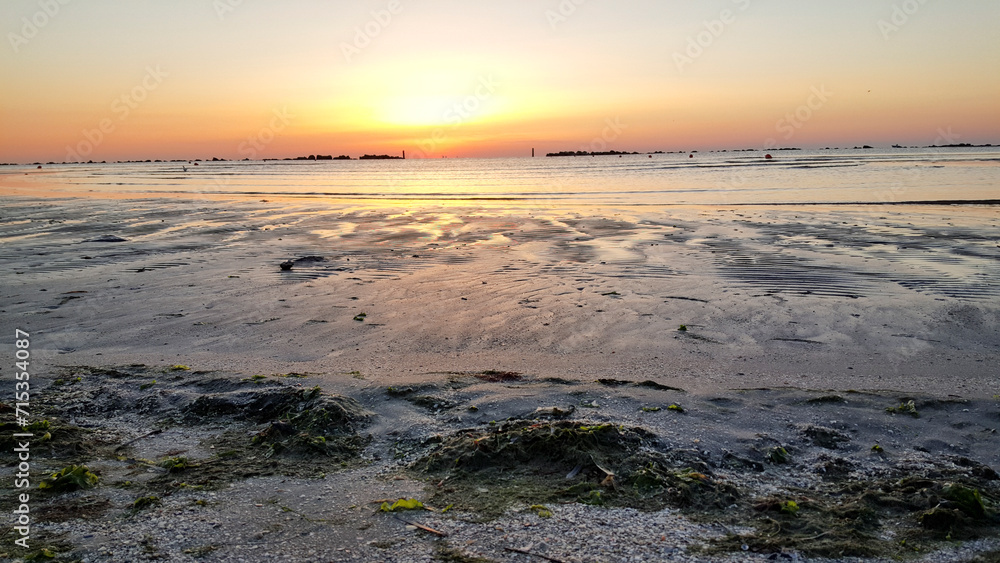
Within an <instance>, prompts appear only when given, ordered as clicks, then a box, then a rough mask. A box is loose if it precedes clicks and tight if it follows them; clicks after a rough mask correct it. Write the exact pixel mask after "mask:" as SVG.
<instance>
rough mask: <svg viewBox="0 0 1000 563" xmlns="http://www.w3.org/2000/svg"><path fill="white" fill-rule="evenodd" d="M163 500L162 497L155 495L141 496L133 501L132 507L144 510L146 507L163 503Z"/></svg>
mask: <svg viewBox="0 0 1000 563" xmlns="http://www.w3.org/2000/svg"><path fill="white" fill-rule="evenodd" d="M162 502H163V501H161V500H160V497H154V496H148V497H139V498H137V499H135V502H133V503H132V508H133V509H134V510H142V509H144V508H149V507H151V506H156V505H158V504H161V503H162Z"/></svg>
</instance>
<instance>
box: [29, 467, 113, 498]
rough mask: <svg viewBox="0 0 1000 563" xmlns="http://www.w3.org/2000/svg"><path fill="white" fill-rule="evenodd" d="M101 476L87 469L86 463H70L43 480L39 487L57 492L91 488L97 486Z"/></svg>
mask: <svg viewBox="0 0 1000 563" xmlns="http://www.w3.org/2000/svg"><path fill="white" fill-rule="evenodd" d="M99 481H100V477H98V476H97V475H94V474H93V473H91V472H90V470H89V469H87V466H86V465H69V466H66V467H64V468H62V469H61V470H60V471H58V472H56V473H53V474H52V475H51V476H49V477H47V478H45V479H43V480H42V482H41V483H39V484H38V488H39V489H42V490H47V491H52V492H55V493H62V492H69V491H76V490H80V489H90V488H92V487H96V486H97V483H98V482H99Z"/></svg>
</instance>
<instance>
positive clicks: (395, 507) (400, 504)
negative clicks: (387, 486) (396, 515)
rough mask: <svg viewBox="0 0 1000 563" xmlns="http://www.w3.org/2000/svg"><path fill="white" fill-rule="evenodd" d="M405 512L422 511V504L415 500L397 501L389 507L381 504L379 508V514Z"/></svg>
mask: <svg viewBox="0 0 1000 563" xmlns="http://www.w3.org/2000/svg"><path fill="white" fill-rule="evenodd" d="M406 510H424V503H422V502H420V501H419V500H417V499H415V498H410V499H402V498H401V499H399V500H397V501H396V502H394V503H392V504H391V505H390V504H389V503H388V502H383V503H382V506H380V507H379V512H403V511H406Z"/></svg>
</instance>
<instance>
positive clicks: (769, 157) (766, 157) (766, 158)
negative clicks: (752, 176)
mask: <svg viewBox="0 0 1000 563" xmlns="http://www.w3.org/2000/svg"><path fill="white" fill-rule="evenodd" d="M772 158H774V157H773V156H771V155H769V154H765V155H764V160H771V159H772Z"/></svg>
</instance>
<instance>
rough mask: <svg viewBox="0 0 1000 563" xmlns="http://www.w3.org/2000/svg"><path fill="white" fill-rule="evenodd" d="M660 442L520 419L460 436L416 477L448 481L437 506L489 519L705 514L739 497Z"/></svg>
mask: <svg viewBox="0 0 1000 563" xmlns="http://www.w3.org/2000/svg"><path fill="white" fill-rule="evenodd" d="M654 443H655V441H654V439H653V435H652V434H650V433H649V432H648V431H646V430H644V429H642V428H626V427H624V426H619V425H616V424H610V423H601V424H587V423H585V422H581V421H548V422H538V421H528V420H515V421H510V422H504V423H500V424H497V425H494V426H492V427H487V428H486V429H469V430H463V431H460V432H457V433H455V434H453V435H452V436H450V437H448V438H446V439H445V440H443V441H442V442H441V444H439V445H438V447H437V448H435V449H434V450H432V451H431V452H430V453H429V454H428V455H426V456H425V457H423V458H421V459H419V460H417V461H416V462H414V463H413V464H412V465H411V470H412V471H415V472H417V473H419V474H421V475H427V474H430V475H433V476H434V480H436V481H443V482H444V485H443V486H442V487H438V488H433V489H429V490H428V493H429V494H430V495H431V498H432V500H433V502H434V503H435V504H445V503H453V504H455V506H456V507H458V508H462V509H472V510H475V511H477V512H478V513H479V514H480V515H481V516H483V517H484V518H487V519H488V518H492V517H496V516H498V515H499V514H501V513H502V512H504V511H505V510H506V509H507V508H509V507H510V506H513V505H515V504H520V503H524V504H526V505H528V506H534V505H544V504H545V503H551V502H580V503H584V504H591V505H600V506H623V507H634V508H639V509H642V510H659V509H662V508H663V507H665V506H680V507H689V508H697V509H698V510H699V511H701V510H705V509H706V508H708V509H723V508H725V507H726V506H729V505H730V504H732V503H733V502H734V501H735V500H736V499H737V498H738V497H739V494H738V492H737V491H736V489H735V487H732V486H731V485H728V484H726V483H723V482H720V481H716V480H715V479H713V478H712V477H710V476H709V475H706V474H704V473H701V472H697V471H693V470H691V469H690V468H684V467H683V466H681V465H680V464H679V463H677V462H675V461H671V459H670V458H668V457H667V456H665V455H662V454H659V453H658V452H655V451H653V450H652V449H651V447H652V446H653V445H654ZM678 455H679V454H678Z"/></svg>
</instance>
